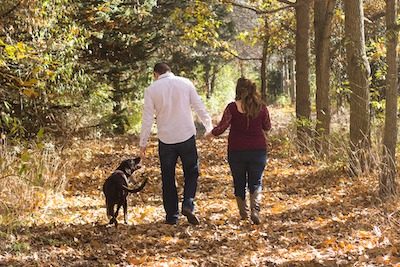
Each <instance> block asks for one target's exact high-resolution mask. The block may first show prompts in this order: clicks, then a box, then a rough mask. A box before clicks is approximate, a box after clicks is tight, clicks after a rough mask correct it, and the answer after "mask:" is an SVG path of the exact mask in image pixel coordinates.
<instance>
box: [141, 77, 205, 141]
mask: <svg viewBox="0 0 400 267" xmlns="http://www.w3.org/2000/svg"><path fill="white" fill-rule="evenodd" d="M191 108H193V109H194V110H195V111H196V113H197V114H198V115H199V117H200V118H201V120H202V121H203V123H205V126H206V128H207V127H209V128H211V119H210V117H209V115H208V114H207V112H206V110H205V107H204V104H203V103H202V101H201V98H200V97H199V95H198V94H197V92H196V89H195V87H194V85H193V83H192V82H191V81H190V80H188V79H186V78H183V77H179V76H175V75H174V74H173V73H171V72H167V73H164V74H162V75H160V76H159V78H158V79H157V80H156V81H155V82H153V83H152V84H151V85H150V86H149V88H148V89H147V90H146V92H145V106H144V110H143V116H144V117H143V118H144V121H148V120H149V119H151V123H152V116H153V114H155V116H156V121H157V130H158V138H159V139H160V140H161V141H162V142H163V143H166V144H175V143H179V142H183V141H185V140H187V139H189V138H190V137H191V136H193V135H195V134H196V128H195V125H194V122H193V116H192V110H191ZM149 117H150V118H149ZM144 129H145V128H144ZM149 134H150V133H148V135H149ZM146 136H147V133H146V132H144V134H142V136H141V144H143V141H144V140H143V139H144V138H146ZM147 137H148V136H147ZM146 140H147V139H146Z"/></svg>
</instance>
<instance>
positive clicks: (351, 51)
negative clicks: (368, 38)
mask: <svg viewBox="0 0 400 267" xmlns="http://www.w3.org/2000/svg"><path fill="white" fill-rule="evenodd" d="M344 12H345V34H346V56H347V75H348V77H349V83H350V89H351V92H352V93H351V97H350V151H351V155H350V170H351V171H352V174H353V175H359V174H360V173H363V172H364V171H366V170H367V167H368V165H369V160H368V159H367V155H369V146H370V116H369V115H370V114H369V113H370V112H369V89H368V76H369V75H370V72H371V70H370V66H369V64H368V59H367V56H366V52H365V39H364V11H363V6H362V0H352V1H344Z"/></svg>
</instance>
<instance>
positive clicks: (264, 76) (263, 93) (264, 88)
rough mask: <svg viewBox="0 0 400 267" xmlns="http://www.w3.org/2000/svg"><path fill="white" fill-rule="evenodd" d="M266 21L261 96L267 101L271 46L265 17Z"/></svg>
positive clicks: (266, 22)
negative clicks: (269, 48) (269, 49)
mask: <svg viewBox="0 0 400 267" xmlns="http://www.w3.org/2000/svg"><path fill="white" fill-rule="evenodd" d="M264 21H265V26H264V27H265V29H264V30H265V36H264V43H263V49H262V59H261V70H260V72H261V73H260V77H261V98H262V100H263V101H265V102H266V101H267V58H268V46H269V28H268V20H267V18H264Z"/></svg>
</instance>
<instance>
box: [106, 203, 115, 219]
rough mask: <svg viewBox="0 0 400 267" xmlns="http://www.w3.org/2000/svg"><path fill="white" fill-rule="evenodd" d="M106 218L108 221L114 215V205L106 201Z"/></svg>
mask: <svg viewBox="0 0 400 267" xmlns="http://www.w3.org/2000/svg"><path fill="white" fill-rule="evenodd" d="M106 209H107V218H108V219H109V220H110V219H111V218H112V216H113V214H114V205H112V204H110V202H109V201H108V200H107V199H106Z"/></svg>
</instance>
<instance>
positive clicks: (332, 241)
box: [322, 237, 336, 246]
mask: <svg viewBox="0 0 400 267" xmlns="http://www.w3.org/2000/svg"><path fill="white" fill-rule="evenodd" d="M322 243H323V244H324V245H325V246H331V245H334V244H336V239H335V238H334V237H328V238H327V239H325V240H324V242H322Z"/></svg>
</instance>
